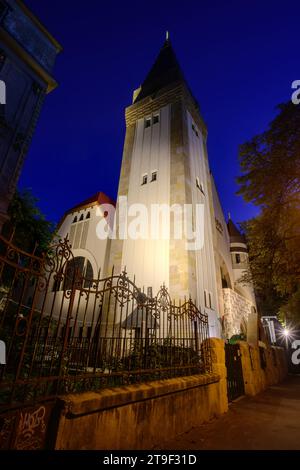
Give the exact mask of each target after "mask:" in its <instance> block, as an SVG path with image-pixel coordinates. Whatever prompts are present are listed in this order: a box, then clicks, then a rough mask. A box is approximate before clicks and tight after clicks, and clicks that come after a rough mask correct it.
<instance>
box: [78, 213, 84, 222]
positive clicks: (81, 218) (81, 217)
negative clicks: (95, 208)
mask: <svg viewBox="0 0 300 470" xmlns="http://www.w3.org/2000/svg"><path fill="white" fill-rule="evenodd" d="M81 220H83V214H81V216H80V219H79V222H80V221H81Z"/></svg>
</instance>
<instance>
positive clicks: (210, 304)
mask: <svg viewBox="0 0 300 470" xmlns="http://www.w3.org/2000/svg"><path fill="white" fill-rule="evenodd" d="M208 300H209V303H208V304H209V308H212V302H211V293H210V292H209V293H208Z"/></svg>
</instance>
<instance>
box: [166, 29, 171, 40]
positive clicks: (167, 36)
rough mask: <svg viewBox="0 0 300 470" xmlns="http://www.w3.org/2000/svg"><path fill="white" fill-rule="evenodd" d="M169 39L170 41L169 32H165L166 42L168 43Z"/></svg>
mask: <svg viewBox="0 0 300 470" xmlns="http://www.w3.org/2000/svg"><path fill="white" fill-rule="evenodd" d="M169 39H170V35H169V31H166V41H169Z"/></svg>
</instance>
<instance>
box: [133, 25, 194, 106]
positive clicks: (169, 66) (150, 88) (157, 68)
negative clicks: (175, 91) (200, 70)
mask: <svg viewBox="0 0 300 470" xmlns="http://www.w3.org/2000/svg"><path fill="white" fill-rule="evenodd" d="M177 81H183V82H185V79H184V76H183V73H182V70H181V68H180V65H179V63H178V61H177V58H176V56H175V53H174V50H173V48H172V45H171V41H170V37H169V32H168V31H167V32H166V40H165V42H164V45H163V47H162V48H161V50H160V52H159V54H158V56H157V58H156V60H155V62H154V64H153V66H152V68H151V70H150V72H149V73H148V75H147V77H146V78H145V80H144V82H143V83H142V86H141V90H140V92H139V94H138V95H137V97H136V99H135V101H134V102H135V103H136V102H138V101H140V100H142V99H143V98H146V96H150V95H153V94H155V93H156V92H157V91H158V90H160V89H161V88H164V87H166V86H167V85H170V84H171V83H173V82H177Z"/></svg>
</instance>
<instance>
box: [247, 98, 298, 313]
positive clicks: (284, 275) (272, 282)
mask: <svg viewBox="0 0 300 470" xmlns="http://www.w3.org/2000/svg"><path fill="white" fill-rule="evenodd" d="M278 109H279V113H278V115H277V116H276V117H275V119H274V120H273V121H272V122H271V124H270V126H269V129H268V130H267V131H266V132H264V133H262V134H261V135H259V136H255V137H254V138H253V139H252V140H251V141H250V142H247V143H245V144H244V145H242V146H241V147H240V155H239V156H240V165H241V170H242V174H241V176H240V177H239V178H238V183H239V185H240V190H239V194H241V195H242V196H243V198H244V199H245V200H246V201H247V202H252V203H254V204H256V205H257V206H259V207H260V209H261V211H260V214H259V215H258V216H257V217H256V218H254V219H251V220H249V221H247V222H245V223H244V224H242V226H243V229H244V231H245V234H246V237H247V241H248V246H249V261H250V270H249V271H248V273H246V274H245V276H244V279H243V280H244V281H247V280H249V279H250V277H251V278H252V280H253V282H254V285H255V288H256V292H257V294H258V298H259V300H260V301H261V302H260V303H261V305H260V306H261V310H262V311H263V313H266V314H270V313H273V314H274V313H276V312H278V310H279V308H281V307H282V309H281V311H284V307H283V306H284V305H289V307H288V308H289V309H290V310H291V308H292V307H291V305H292V306H293V308H294V309H295V308H296V307H295V305H297V302H296V301H295V302H294V301H293V297H294V296H297V295H298V294H297V292H298V289H299V285H300V106H296V105H294V104H292V103H286V104H282V105H280V106H279V107H278ZM250 271H251V272H250ZM270 296H271V299H270ZM272 309H273V312H271V311H270V310H272ZM296 310H297V308H296ZM295 314H296V315H298V317H299V320H300V310H299V309H298V311H297V312H296V313H295Z"/></svg>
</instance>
